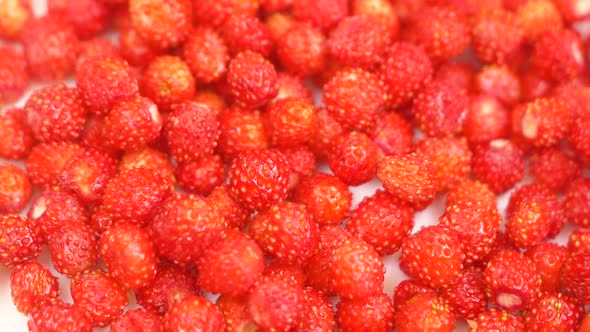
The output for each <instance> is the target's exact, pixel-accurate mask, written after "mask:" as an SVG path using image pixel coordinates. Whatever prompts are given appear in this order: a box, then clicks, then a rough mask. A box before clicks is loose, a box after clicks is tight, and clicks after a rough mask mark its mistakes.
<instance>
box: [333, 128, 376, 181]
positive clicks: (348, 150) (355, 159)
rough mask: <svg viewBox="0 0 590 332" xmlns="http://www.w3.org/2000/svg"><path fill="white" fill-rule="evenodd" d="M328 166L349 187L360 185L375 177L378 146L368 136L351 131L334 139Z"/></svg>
mask: <svg viewBox="0 0 590 332" xmlns="http://www.w3.org/2000/svg"><path fill="white" fill-rule="evenodd" d="M328 165H329V166H330V170H332V172H334V175H336V176H337V177H338V178H339V179H340V180H342V181H344V182H345V183H346V184H348V185H353V186H356V185H360V184H363V183H365V182H368V181H369V180H371V179H372V178H373V176H374V175H375V171H376V168H377V146H376V145H375V143H373V141H372V140H371V139H370V138H369V136H367V135H366V134H364V133H362V132H358V131H350V132H348V133H345V134H342V135H340V136H339V137H338V138H336V139H334V140H333V142H332V146H331V148H330V151H329V152H328Z"/></svg>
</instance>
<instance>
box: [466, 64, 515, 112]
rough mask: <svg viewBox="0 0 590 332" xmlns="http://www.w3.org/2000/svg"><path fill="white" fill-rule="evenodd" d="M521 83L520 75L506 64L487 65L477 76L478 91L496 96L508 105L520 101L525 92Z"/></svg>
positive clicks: (476, 85)
mask: <svg viewBox="0 0 590 332" xmlns="http://www.w3.org/2000/svg"><path fill="white" fill-rule="evenodd" d="M520 84H521V83H520V81H519V77H518V75H516V74H515V73H514V72H513V71H512V70H511V69H510V68H509V67H507V66H504V65H488V66H485V67H483V68H482V69H481V70H480V71H479V73H477V76H476V77H475V88H476V90H477V91H479V92H481V93H483V94H486V95H490V96H492V97H495V98H497V99H498V101H500V102H502V103H503V104H504V105H507V106H512V105H515V104H516V103H518V101H519V100H520V98H521V94H524V92H521V86H520ZM522 89H523V90H524V88H522Z"/></svg>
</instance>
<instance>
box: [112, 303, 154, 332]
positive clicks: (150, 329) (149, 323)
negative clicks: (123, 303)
mask: <svg viewBox="0 0 590 332" xmlns="http://www.w3.org/2000/svg"><path fill="white" fill-rule="evenodd" d="M161 331H162V317H160V316H158V315H156V314H155V313H153V312H151V311H148V310H145V309H143V308H140V309H134V310H128V311H126V312H125V313H124V314H122V315H121V316H119V317H117V318H116V319H115V320H114V321H113V323H112V324H111V332H161Z"/></svg>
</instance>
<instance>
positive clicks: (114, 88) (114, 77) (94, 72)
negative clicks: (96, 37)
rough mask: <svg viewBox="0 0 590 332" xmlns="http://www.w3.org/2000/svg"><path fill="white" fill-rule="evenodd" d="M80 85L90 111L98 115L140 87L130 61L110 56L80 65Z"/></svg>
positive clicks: (77, 84) (78, 87) (77, 75)
mask: <svg viewBox="0 0 590 332" xmlns="http://www.w3.org/2000/svg"><path fill="white" fill-rule="evenodd" d="M76 87H77V89H78V92H79V93H80V96H81V97H82V99H83V100H84V103H85V105H86V107H87V109H88V111H90V112H92V113H94V114H97V115H105V114H107V113H108V112H110V111H111V109H112V107H113V106H114V105H115V103H116V102H118V101H119V99H121V98H125V97H132V96H134V95H136V94H137V92H138V90H139V88H138V84H137V79H136V78H135V76H134V74H133V71H132V68H131V67H130V66H129V64H128V63H127V62H126V61H125V60H122V59H120V58H114V57H109V56H101V57H96V58H91V59H88V61H84V62H82V63H81V64H80V65H79V66H78V67H77V68H76Z"/></svg>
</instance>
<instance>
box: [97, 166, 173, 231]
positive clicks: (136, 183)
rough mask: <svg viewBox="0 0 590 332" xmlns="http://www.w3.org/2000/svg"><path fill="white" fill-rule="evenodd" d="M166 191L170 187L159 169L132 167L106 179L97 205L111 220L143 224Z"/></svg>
mask: <svg viewBox="0 0 590 332" xmlns="http://www.w3.org/2000/svg"><path fill="white" fill-rule="evenodd" d="M169 192H170V186H169V185H168V183H167V182H166V180H164V178H162V176H161V175H160V173H159V172H154V171H153V170H151V169H149V168H145V167H138V168H132V169H129V170H127V171H124V172H120V173H118V174H117V175H115V176H114V177H112V178H111V179H110V180H109V181H108V182H107V186H106V187H105V190H104V195H103V201H102V206H101V208H102V209H103V211H104V212H105V213H107V215H109V216H110V217H111V218H112V219H113V220H115V221H123V222H132V223H138V224H144V223H145V222H147V221H148V220H150V219H151V217H152V216H153V215H154V213H155V212H156V209H157V208H158V206H160V204H162V202H163V201H164V200H165V199H166V197H168V195H169Z"/></svg>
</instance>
